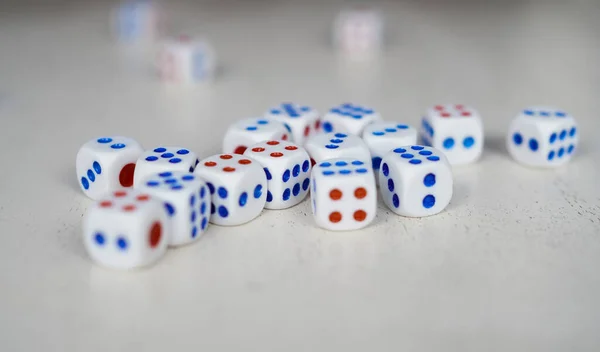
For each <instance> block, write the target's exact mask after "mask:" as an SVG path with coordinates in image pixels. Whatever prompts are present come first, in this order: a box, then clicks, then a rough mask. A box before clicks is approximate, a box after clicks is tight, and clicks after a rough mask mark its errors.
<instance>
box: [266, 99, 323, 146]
mask: <svg viewBox="0 0 600 352" xmlns="http://www.w3.org/2000/svg"><path fill="white" fill-rule="evenodd" d="M265 117H266V118H267V119H273V120H276V121H280V122H282V123H284V124H285V125H286V126H287V128H288V130H290V131H291V133H292V137H293V142H294V143H296V144H297V145H299V146H303V145H304V143H305V142H306V140H307V139H308V138H310V137H311V136H314V135H315V134H317V133H319V130H320V128H321V120H320V116H319V113H318V112H317V111H316V110H315V109H313V108H311V107H310V106H306V105H298V104H293V103H283V104H280V105H278V106H275V107H273V108H271V109H270V110H269V111H268V112H267V113H266V114H265Z"/></svg>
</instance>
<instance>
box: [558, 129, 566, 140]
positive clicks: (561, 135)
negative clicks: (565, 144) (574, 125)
mask: <svg viewBox="0 0 600 352" xmlns="http://www.w3.org/2000/svg"><path fill="white" fill-rule="evenodd" d="M565 137H567V131H566V130H562V131H561V132H560V136H558V138H559V139H560V140H561V141H562V140H564V139H565Z"/></svg>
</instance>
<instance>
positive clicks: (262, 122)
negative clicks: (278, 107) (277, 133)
mask: <svg viewBox="0 0 600 352" xmlns="http://www.w3.org/2000/svg"><path fill="white" fill-rule="evenodd" d="M256 123H257V124H259V125H266V124H268V123H269V121H267V120H258V121H256Z"/></svg>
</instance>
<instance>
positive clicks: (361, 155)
mask: <svg viewBox="0 0 600 352" xmlns="http://www.w3.org/2000/svg"><path fill="white" fill-rule="evenodd" d="M304 147H305V148H306V151H307V152H308V154H309V155H310V160H311V163H312V165H315V164H316V163H319V162H321V161H324V160H327V159H336V158H352V159H358V160H361V161H364V162H368V163H370V162H371V153H369V148H368V147H367V145H366V144H365V142H364V141H363V140H362V139H361V138H360V137H358V136H355V135H352V134H346V133H340V132H338V133H324V134H319V135H316V136H314V137H311V138H310V139H309V140H308V141H307V142H306V144H305V145H304Z"/></svg>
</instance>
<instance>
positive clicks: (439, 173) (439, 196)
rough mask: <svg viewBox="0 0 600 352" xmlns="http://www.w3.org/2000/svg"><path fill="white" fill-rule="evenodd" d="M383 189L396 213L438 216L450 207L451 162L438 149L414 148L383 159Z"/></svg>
mask: <svg viewBox="0 0 600 352" xmlns="http://www.w3.org/2000/svg"><path fill="white" fill-rule="evenodd" d="M379 185H380V188H379V189H380V192H381V196H382V197H383V201H384V203H385V204H386V205H387V206H388V208H390V210H392V211H393V212H394V213H396V214H399V215H403V216H410V217H421V216H429V215H433V214H437V213H439V212H441V211H442V210H444V209H445V208H446V206H447V205H448V204H449V203H450V200H451V198H452V193H453V176H452V170H451V168H450V164H449V163H448V160H447V159H446V157H445V156H444V154H443V153H442V152H440V151H439V150H437V149H435V148H431V147H426V146H420V145H413V146H404V147H400V148H396V149H394V150H392V151H390V152H388V153H387V154H385V155H384V156H383V159H382V161H381V169H380V170H379Z"/></svg>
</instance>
